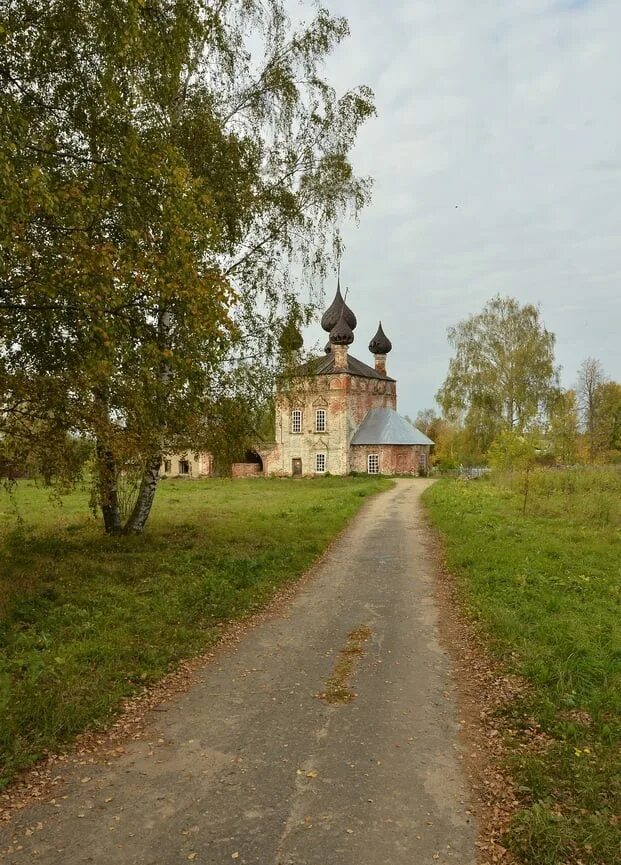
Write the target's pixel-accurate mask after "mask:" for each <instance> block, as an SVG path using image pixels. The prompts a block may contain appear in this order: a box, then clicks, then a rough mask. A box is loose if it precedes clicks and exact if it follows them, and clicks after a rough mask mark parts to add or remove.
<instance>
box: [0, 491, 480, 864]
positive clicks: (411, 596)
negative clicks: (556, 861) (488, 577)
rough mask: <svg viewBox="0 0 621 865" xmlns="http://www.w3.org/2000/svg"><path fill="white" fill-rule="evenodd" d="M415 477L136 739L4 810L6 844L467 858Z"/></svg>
mask: <svg viewBox="0 0 621 865" xmlns="http://www.w3.org/2000/svg"><path fill="white" fill-rule="evenodd" d="M425 484H426V482H425V481H414V480H413V481H408V480H400V481H398V482H397V484H396V486H395V488H394V489H393V490H391V491H389V492H387V493H383V494H382V495H380V496H377V497H375V498H373V499H372V500H371V501H369V502H367V503H366V504H365V506H364V507H363V509H362V511H361V512H360V514H359V515H358V516H357V517H356V518H355V519H354V521H353V522H352V523H351V524H350V526H349V528H348V529H347V530H346V532H345V533H344V534H343V535H342V536H341V538H340V539H339V540H338V541H337V542H336V544H335V545H334V546H333V547H332V549H331V551H330V552H329V553H328V555H327V556H326V557H325V559H324V560H323V561H322V563H321V564H320V565H318V566H317V568H316V569H315V573H314V575H313V577H312V579H310V580H309V581H308V582H306V583H305V584H304V586H303V587H302V589H301V591H300V592H299V594H298V595H297V596H296V598H295V599H294V601H293V602H292V603H291V604H290V606H288V607H287V609H286V610H285V611H284V613H282V614H281V615H278V616H274V617H272V618H269V619H268V620H267V621H266V622H265V623H263V624H261V625H259V626H258V627H256V628H254V629H252V630H250V631H249V632H248V633H247V634H246V635H245V636H244V637H243V639H242V640H241V643H240V644H239V645H238V646H236V647H235V648H230V649H224V650H223V651H221V652H220V653H219V654H218V655H217V657H216V659H215V660H214V661H213V662H211V663H210V664H208V665H207V666H206V667H205V668H204V669H203V670H201V671H200V674H199V676H198V680H197V682H196V684H194V685H193V687H192V688H191V689H190V690H189V691H188V692H187V693H186V694H183V695H182V696H181V697H180V698H178V699H176V700H173V701H171V702H170V703H167V704H165V705H164V706H162V707H161V709H162V710H161V711H158V712H154V713H153V715H152V716H151V718H150V719H149V723H148V735H147V737H146V738H145V739H144V740H143V741H138V742H133V743H131V744H130V745H129V746H128V748H127V751H126V753H125V754H124V755H123V756H121V757H119V758H118V759H116V760H114V761H113V762H112V764H111V765H103V766H95V767H89V770H88V776H89V777H88V779H87V780H86V781H85V780H84V770H83V768H82V769H80V768H79V767H74V768H71V769H70V770H68V778H67V781H66V783H65V785H64V789H63V791H62V792H63V794H64V795H66V798H65V799H62V798H60V797H59V798H57V801H56V805H51V804H38V805H36V806H31V807H29V808H27V809H25V810H24V811H22V812H20V814H19V816H18V817H17V818H16V820H15V821H14V823H13V824H12V825H10V826H9V827H8V828H5V829H3V830H2V835H1V836H0V849H5V850H6V849H7V847H11V848H12V852H6V853H5V855H6V861H7V862H11V863H12V862H16V863H22V862H29V863H32V862H33V861H35V862H38V863H46V865H52V863H53V865H58V863H71V865H78V863H86V862H88V863H97V865H112V863H114V865H118V863H123V865H134V863H135V865H137V863H141V865H147V863H148V865H173V863H177V862H179V863H182V862H187V861H193V862H196V863H197V865H223V863H228V862H233V863H234V862H237V863H239V865H242V863H243V865H249V863H256V865H425V863H429V865H436V863H438V865H442V863H454V865H474V862H475V861H476V855H475V847H474V839H475V826H474V825H473V820H472V817H471V816H470V814H469V813H468V811H467V809H468V792H467V789H466V785H465V782H464V779H463V777H462V772H461V766H460V761H459V758H458V749H457V719H456V714H455V713H456V708H455V703H454V697H453V695H454V690H455V687H454V683H453V682H452V681H451V674H450V666H449V661H448V657H447V654H446V651H445V650H444V649H443V648H442V647H441V645H440V644H439V641H438V633H437V622H436V617H437V610H436V606H435V603H434V597H433V551H432V548H431V543H430V539H429V537H428V534H427V530H426V528H425V525H424V522H423V520H422V516H421V506H420V504H419V496H420V494H421V492H422V490H423V489H424V487H425ZM351 634H353V636H351V637H349V638H348V635H351ZM330 680H331V681H330ZM326 682H328V684H326ZM321 695H323V698H322V696H321ZM326 696H327V697H328V698H329V699H332V700H333V701H334V702H327V701H326ZM348 700H349V702H348ZM58 805H60V807H57V806H58ZM25 827H29V831H30V832H31V834H28V835H24V834H23V830H24V828H25ZM19 847H21V849H18V848H19Z"/></svg>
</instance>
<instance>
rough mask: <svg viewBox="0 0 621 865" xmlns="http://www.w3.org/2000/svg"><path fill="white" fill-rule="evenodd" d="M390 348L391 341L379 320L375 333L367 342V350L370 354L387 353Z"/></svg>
mask: <svg viewBox="0 0 621 865" xmlns="http://www.w3.org/2000/svg"><path fill="white" fill-rule="evenodd" d="M391 349H392V343H391V341H390V340H389V339H388V337H387V336H386V334H385V333H384V330H383V328H382V322H381V321H380V323H379V327H378V328H377V333H376V334H375V336H374V337H373V339H372V340H371V342H370V343H369V351H370V352H371V354H388V352H389V351H391Z"/></svg>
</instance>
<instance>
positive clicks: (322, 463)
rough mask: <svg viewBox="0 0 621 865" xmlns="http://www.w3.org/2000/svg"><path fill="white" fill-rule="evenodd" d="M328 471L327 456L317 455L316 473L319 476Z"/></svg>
mask: <svg viewBox="0 0 621 865" xmlns="http://www.w3.org/2000/svg"><path fill="white" fill-rule="evenodd" d="M325 470H326V455H325V454H315V471H316V472H317V473H318V474H323V473H324V472H325Z"/></svg>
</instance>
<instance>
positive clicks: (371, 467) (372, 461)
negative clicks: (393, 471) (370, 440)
mask: <svg viewBox="0 0 621 865" xmlns="http://www.w3.org/2000/svg"><path fill="white" fill-rule="evenodd" d="M367 471H368V473H369V474H370V475H378V474H379V454H369V456H368V457H367Z"/></svg>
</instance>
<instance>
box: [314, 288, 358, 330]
mask: <svg viewBox="0 0 621 865" xmlns="http://www.w3.org/2000/svg"><path fill="white" fill-rule="evenodd" d="M341 312H342V313H343V314H344V316H345V321H346V322H347V324H348V326H349V327H350V328H351V330H354V329H355V327H356V325H357V324H358V322H357V321H356V316H355V315H354V314H353V312H352V311H351V309H350V308H349V307H348V306H347V304H346V303H345V300H344V299H343V295H342V294H341V284H340V281H339V283H338V284H337V287H336V294H335V296H334V300H333V301H332V303H331V304H330V306H329V307H328V308H327V309H326V311H325V312H324V314H323V315H322V317H321V326H322V327H323V329H324V330H325V331H326V332H327V333H330V332H331V331H332V330H333V329H334V328H335V327H336V325H337V323H338V320H339V318H340V317H341Z"/></svg>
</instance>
